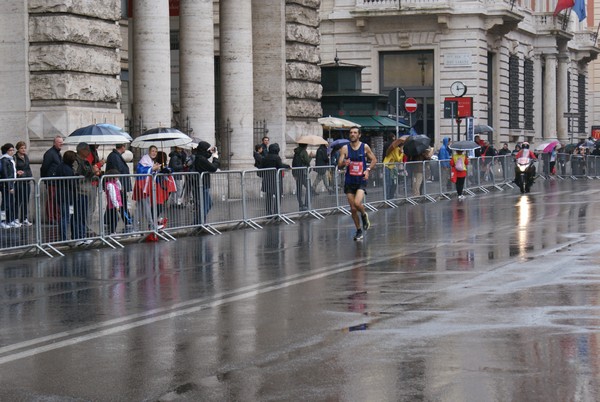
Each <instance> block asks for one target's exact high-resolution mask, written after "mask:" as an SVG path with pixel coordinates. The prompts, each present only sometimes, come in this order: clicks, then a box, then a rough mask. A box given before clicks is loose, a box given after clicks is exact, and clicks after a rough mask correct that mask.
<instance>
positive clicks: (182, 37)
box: [179, 0, 215, 144]
mask: <svg viewBox="0 0 600 402" xmlns="http://www.w3.org/2000/svg"><path fill="white" fill-rule="evenodd" d="M213 24H214V23H213V2H212V0H180V3H179V90H180V94H179V100H180V110H181V126H182V128H183V129H187V127H186V124H187V121H188V119H189V124H190V127H191V128H192V129H193V133H188V134H190V135H192V136H194V137H198V138H201V139H203V140H205V141H208V142H210V143H211V144H214V143H215V73H214V71H215V49H214V26H213ZM184 131H185V130H184Z"/></svg>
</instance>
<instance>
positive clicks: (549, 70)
mask: <svg viewBox="0 0 600 402" xmlns="http://www.w3.org/2000/svg"><path fill="white" fill-rule="evenodd" d="M545 59H546V70H545V72H544V131H545V133H544V134H545V135H544V137H545V138H555V137H556V55H554V54H547V55H546V56H545ZM559 140H560V138H559Z"/></svg>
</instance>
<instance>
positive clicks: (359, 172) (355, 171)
mask: <svg viewBox="0 0 600 402" xmlns="http://www.w3.org/2000/svg"><path fill="white" fill-rule="evenodd" d="M363 168H364V164H363V163H362V162H354V161H351V162H350V165H348V169H349V172H350V176H363Z"/></svg>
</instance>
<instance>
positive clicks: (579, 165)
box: [0, 154, 600, 257]
mask: <svg viewBox="0 0 600 402" xmlns="http://www.w3.org/2000/svg"><path fill="white" fill-rule="evenodd" d="M513 161H514V158H513V157H512V156H511V155H506V156H498V157H488V158H470V159H469V166H468V169H467V171H468V176H467V180H466V182H465V190H464V191H465V193H466V194H471V195H474V194H475V192H489V191H490V190H491V189H493V188H496V189H499V190H501V189H502V188H503V187H505V186H506V187H512V186H511V183H512V181H513V178H514V174H515V172H514V163H513ZM552 166H556V173H552V168H551V166H550V161H549V159H548V158H546V157H544V158H542V159H541V160H540V161H539V162H538V167H537V173H538V177H540V178H542V179H565V178H573V179H579V178H596V177H598V176H599V170H600V159H598V157H595V156H587V155H586V156H581V157H580V156H572V155H564V154H562V155H561V154H559V155H558V157H557V159H556V161H555V162H554V163H553V164H552ZM117 180H118V181H119V183H120V185H121V191H120V194H119V195H120V197H119V198H118V199H117V202H119V200H120V205H119V206H117V207H115V206H114V205H113V204H114V202H108V200H109V198H108V197H113V196H115V194H114V191H113V193H111V190H110V188H113V189H114V186H115V182H116V181H117ZM127 182H129V184H131V185H130V186H127V185H125V183H127ZM343 187H344V172H343V171H339V170H338V169H337V168H336V167H334V166H319V167H308V168H292V169H280V170H277V169H262V170H245V171H219V172H215V173H206V172H205V173H202V174H199V173H196V172H186V173H173V174H153V175H139V174H134V175H103V176H102V177H101V178H100V180H99V181H98V182H97V183H96V184H92V183H89V182H86V181H85V180H84V179H83V178H82V177H60V178H43V179H39V180H37V181H35V180H34V179H32V178H29V179H14V180H10V179H5V180H0V190H1V191H0V197H1V198H2V199H1V204H0V206H1V210H2V216H1V217H2V224H1V225H0V226H1V227H0V255H2V254H3V253H13V252H23V254H25V253H28V252H31V251H35V252H37V253H45V254H46V255H48V256H50V257H52V256H54V254H58V255H63V252H64V251H65V250H66V249H68V248H73V247H85V248H90V247H95V246H98V245H106V246H109V247H113V248H116V247H124V245H123V243H124V242H125V241H143V240H149V239H150V240H164V241H171V240H175V239H176V236H177V235H179V234H190V233H195V232H202V231H204V232H207V233H210V234H212V235H218V234H220V233H221V232H220V230H222V229H223V228H236V227H239V226H247V227H251V228H253V229H261V228H262V227H263V225H265V224H269V223H272V222H278V221H279V222H285V223H287V224H293V223H294V220H295V219H299V218H302V217H304V216H310V217H314V218H317V219H322V218H323V217H324V215H325V214H329V213H335V212H342V213H345V214H350V211H349V208H348V205H347V201H346V196H345V194H344V191H343ZM9 188H15V192H14V193H11V192H10V191H8V192H7V191H6V190H7V189H9ZM128 188H129V191H125V190H126V189H128ZM453 193H454V194H455V187H454V184H453V183H452V182H450V168H449V167H448V165H447V164H446V163H445V161H438V160H428V161H417V162H407V163H393V164H383V163H379V164H377V166H376V168H375V169H373V170H372V171H371V174H370V179H369V185H368V188H367V194H366V196H365V201H364V202H365V206H366V207H367V208H368V209H370V210H377V208H379V207H380V206H382V205H385V206H388V207H392V208H396V207H399V206H400V205H401V204H403V203H410V204H417V203H418V202H421V201H429V202H436V201H438V200H443V199H449V198H450V196H451V195H452V194H453ZM111 194H112V195H111ZM26 219H27V222H25V220H26Z"/></svg>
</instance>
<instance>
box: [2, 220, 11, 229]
mask: <svg viewBox="0 0 600 402" xmlns="http://www.w3.org/2000/svg"><path fill="white" fill-rule="evenodd" d="M0 228H2V229H10V226H9V225H8V224H7V223H6V222H0Z"/></svg>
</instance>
